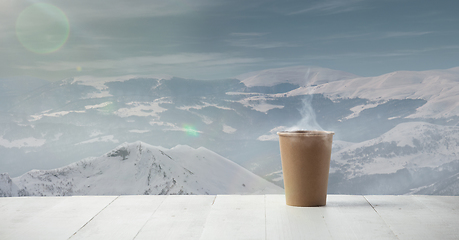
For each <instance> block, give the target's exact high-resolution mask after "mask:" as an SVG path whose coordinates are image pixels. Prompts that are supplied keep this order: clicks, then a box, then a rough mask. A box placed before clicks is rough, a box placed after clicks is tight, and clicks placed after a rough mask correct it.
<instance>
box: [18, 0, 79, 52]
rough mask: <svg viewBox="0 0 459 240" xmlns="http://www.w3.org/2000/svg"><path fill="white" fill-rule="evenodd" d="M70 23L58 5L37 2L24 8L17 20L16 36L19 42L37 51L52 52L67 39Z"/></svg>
mask: <svg viewBox="0 0 459 240" xmlns="http://www.w3.org/2000/svg"><path fill="white" fill-rule="evenodd" d="M69 33H70V25H69V21H68V19H67V16H65V14H64V12H62V11H61V10H60V9H59V8H57V7H56V6H53V5H51V4H47V3H36V4H32V5H31V6H29V7H27V8H26V9H24V11H22V12H21V14H19V16H18V19H17V21H16V36H17V37H18V40H19V42H21V44H22V45H23V46H24V47H25V48H27V49H28V50H30V51H32V52H35V53H40V54H44V53H51V52H54V51H57V50H58V49H59V48H61V47H62V46H63V45H64V43H65V42H66V41H67V39H68V37H69Z"/></svg>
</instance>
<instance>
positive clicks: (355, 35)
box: [318, 31, 433, 40]
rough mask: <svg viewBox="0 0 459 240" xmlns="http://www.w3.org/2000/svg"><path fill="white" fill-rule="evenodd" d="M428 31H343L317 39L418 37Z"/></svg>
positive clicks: (426, 33)
mask: <svg viewBox="0 0 459 240" xmlns="http://www.w3.org/2000/svg"><path fill="white" fill-rule="evenodd" d="M432 33H433V32H430V31H422V32H414V31H406V32H401V31H400V32H373V33H369V32H366V33H343V34H334V35H330V36H326V37H321V38H318V39H319V40H378V39H388V38H401V37H419V36H423V35H428V34H432Z"/></svg>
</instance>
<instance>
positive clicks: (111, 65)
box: [18, 53, 264, 73]
mask: <svg viewBox="0 0 459 240" xmlns="http://www.w3.org/2000/svg"><path fill="white" fill-rule="evenodd" d="M263 61H264V59H262V58H246V57H238V56H233V55H229V54H223V53H179V54H169V55H162V56H139V57H128V58H122V59H115V60H114V59H101V60H93V61H82V62H78V61H75V62H71V61H56V62H39V63H37V65H33V66H19V67H18V68H20V69H27V70H31V69H32V70H41V71H50V72H54V71H69V70H75V69H76V68H77V67H81V69H82V70H84V71H85V72H88V71H97V70H111V71H113V72H116V71H123V72H127V73H138V72H148V71H169V72H170V71H177V70H180V71H185V70H186V69H201V70H202V69H203V68H206V69H209V70H211V69H212V68H213V67H222V66H223V67H231V66H234V65H245V64H254V63H260V62H263ZM161 73H162V72H161Z"/></svg>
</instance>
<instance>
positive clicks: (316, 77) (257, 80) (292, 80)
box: [236, 66, 359, 87]
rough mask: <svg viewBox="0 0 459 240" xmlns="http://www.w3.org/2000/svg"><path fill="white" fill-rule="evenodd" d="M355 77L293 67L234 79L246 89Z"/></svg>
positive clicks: (254, 73)
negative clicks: (239, 81) (240, 82)
mask: <svg viewBox="0 0 459 240" xmlns="http://www.w3.org/2000/svg"><path fill="white" fill-rule="evenodd" d="M357 77H359V76H357V75H354V74H352V73H347V72H343V71H338V70H333V69H328V68H321V67H312V66H295V67H285V68H273V69H267V70H262V71H257V72H250V73H246V74H242V75H239V76H237V77H236V78H237V79H239V80H241V81H242V82H243V83H244V84H245V85H246V86H247V87H253V86H266V87H272V86H275V85H278V84H282V83H289V84H293V85H298V86H301V87H304V86H310V85H319V84H324V83H327V82H333V81H338V80H346V79H353V78H357Z"/></svg>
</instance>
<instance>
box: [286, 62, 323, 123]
mask: <svg viewBox="0 0 459 240" xmlns="http://www.w3.org/2000/svg"><path fill="white" fill-rule="evenodd" d="M309 80H310V79H309V69H308V71H307V72H306V75H305V81H309ZM313 97H314V95H313V92H312V91H311V90H310V88H309V89H308V94H307V95H305V96H304V98H303V101H302V102H303V107H302V108H301V109H299V111H300V114H301V120H300V121H299V122H298V123H297V124H295V125H294V126H293V127H290V128H288V129H287V131H295V130H318V131H323V130H324V129H323V128H322V127H321V126H320V125H319V124H318V123H317V120H316V113H315V111H314V109H313V108H312V98H313Z"/></svg>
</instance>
